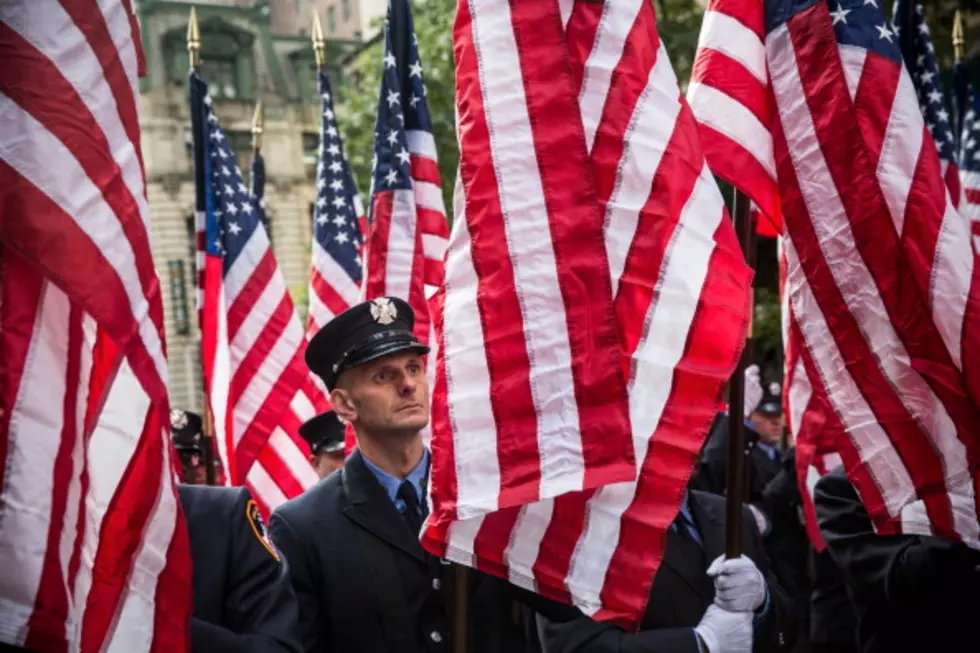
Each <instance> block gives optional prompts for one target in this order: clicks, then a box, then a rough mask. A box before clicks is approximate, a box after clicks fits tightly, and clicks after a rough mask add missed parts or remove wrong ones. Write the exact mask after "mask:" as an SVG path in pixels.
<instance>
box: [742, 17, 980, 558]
mask: <svg viewBox="0 0 980 653" xmlns="http://www.w3.org/2000/svg"><path fill="white" fill-rule="evenodd" d="M732 6H733V7H735V9H734V10H735V11H741V12H744V13H750V12H753V11H754V12H755V13H754V16H755V20H758V21H762V20H763V12H765V15H766V16H769V17H770V21H771V22H770V23H769V24H767V25H766V40H765V54H766V63H767V68H768V71H769V75H770V85H771V90H772V93H773V97H774V99H775V106H776V108H777V111H776V113H775V114H774V115H773V120H772V122H771V124H770V125H768V128H769V130H770V132H769V133H771V134H772V138H771V141H770V142H771V145H770V147H774V152H775V156H774V160H775V161H776V169H777V172H778V178H779V190H780V199H781V201H782V208H783V215H784V219H785V221H786V225H785V229H784V232H783V233H784V236H785V238H784V241H783V253H784V255H785V257H786V287H785V292H786V293H787V295H788V301H789V303H790V306H791V314H792V316H793V317H794V318H795V320H796V323H797V324H798V325H799V332H800V334H801V336H802V339H803V344H804V345H805V347H806V352H807V354H808V355H809V356H810V357H811V358H812V362H813V367H814V373H815V375H816V378H819V379H822V383H823V388H824V389H825V390H826V391H827V397H828V400H829V402H830V406H831V408H832V410H833V412H834V413H836V414H837V416H838V418H839V419H840V421H841V424H842V428H843V432H844V437H842V438H840V439H839V453H840V455H841V458H842V459H843V461H844V465H845V467H846V469H847V471H848V475H849V476H850V478H851V480H852V482H853V483H854V484H855V486H856V487H857V489H858V491H859V493H860V495H861V497H862V499H863V500H864V503H865V505H866V507H867V508H868V512H869V514H870V515H871V517H872V520H873V521H874V523H875V526H876V528H877V529H878V531H879V532H881V533H897V532H905V533H923V534H936V535H940V536H943V537H948V538H954V539H960V540H962V541H964V542H967V543H968V544H970V545H971V546H975V547H978V546H980V536H978V526H977V514H978V512H977V501H976V493H977V491H978V489H980V479H978V477H977V475H978V471H977V470H978V467H977V465H976V461H977V460H980V438H978V433H980V412H978V406H980V376H978V375H980V369H978V366H980V351H978V347H980V311H978V310H977V308H978V307H977V303H978V302H980V285H978V284H977V283H976V282H974V281H973V277H974V267H975V261H974V256H973V254H972V252H971V251H970V245H969V234H968V228H967V225H966V223H965V221H964V220H963V219H962V218H961V217H960V216H959V215H958V214H957V213H956V210H955V209H954V208H953V206H952V203H951V201H949V199H948V198H949V194H948V192H947V191H946V188H945V184H944V183H943V179H942V170H941V166H940V161H939V155H938V152H937V151H936V147H935V144H934V142H933V139H932V138H931V137H930V136H929V131H928V129H927V127H926V124H925V121H924V119H923V116H922V113H921V112H920V111H919V109H918V102H917V100H916V94H915V88H914V86H913V84H912V80H911V77H910V76H909V74H908V72H907V71H906V70H905V67H904V66H903V65H902V56H901V52H900V50H899V47H898V43H897V39H896V35H895V33H894V32H893V31H892V29H891V25H890V23H889V22H888V21H887V20H886V19H885V16H884V14H883V12H882V10H881V8H880V7H878V6H876V4H875V3H874V2H865V1H863V0H842V1H841V2H836V1H833V2H830V3H829V6H828V3H825V2H817V3H815V4H811V3H808V4H806V5H794V4H792V3H790V2H789V1H788V0H769V1H767V2H766V3H765V5H763V4H762V3H759V2H757V1H750V0H742V2H733V4H732ZM801 100H805V101H801ZM736 123H737V121H734V120H733V121H732V123H731V124H730V125H729V128H730V129H731V130H733V131H737V130H738V129H739V125H738V124H736ZM759 136H760V137H761V135H759ZM817 145H819V147H817ZM759 146H760V147H762V146H763V144H761V143H760V144H759ZM740 181H741V180H739V179H735V180H733V182H734V183H735V185H736V187H740V188H741V187H742V186H741V183H740ZM814 378H815V377H814V375H810V381H811V383H812V382H813V380H814ZM789 385H791V384H787V386H789ZM798 471H799V472H800V473H799V476H800V481H801V483H804V482H805V477H806V470H798Z"/></svg>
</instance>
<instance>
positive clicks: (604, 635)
mask: <svg viewBox="0 0 980 653" xmlns="http://www.w3.org/2000/svg"><path fill="white" fill-rule="evenodd" d="M689 507H690V511H691V514H692V516H693V517H694V520H695V522H696V526H697V529H698V532H699V533H700V536H701V541H702V543H703V546H699V544H697V543H696V542H695V541H693V540H692V539H691V538H690V537H685V536H683V535H682V534H681V533H680V531H679V530H678V529H675V528H671V529H670V530H668V531H667V546H666V550H665V551H664V558H663V561H662V562H661V564H660V568H659V569H658V571H657V575H656V578H654V582H653V587H652V588H651V590H650V601H649V603H648V604H647V609H646V612H645V614H644V615H643V620H642V622H641V624H640V631H639V632H637V633H628V632H624V631H623V630H620V629H619V628H617V627H616V626H613V625H611V624H605V623H597V622H595V621H592V620H591V619H588V618H585V617H580V618H579V619H577V620H575V621H571V622H567V623H557V622H554V621H550V620H547V619H539V622H540V626H541V627H540V632H541V636H542V639H543V650H544V651H545V653H652V652H656V653H698V643H697V639H696V637H695V635H694V632H693V629H694V627H695V626H697V625H698V623H699V622H700V621H701V618H702V617H703V616H704V613H705V611H706V610H707V609H708V606H709V605H711V603H712V601H714V593H715V590H714V583H713V581H712V580H711V579H710V578H709V577H708V575H707V574H706V573H705V572H706V571H707V568H708V565H710V564H711V562H712V561H713V560H714V559H715V558H717V557H718V556H720V555H722V553H724V549H725V500H724V499H723V498H721V497H718V496H716V495H713V494H707V493H703V492H697V491H692V492H690V494H689ZM742 532H743V540H742V542H743V545H742V550H743V552H744V553H745V555H746V556H748V557H749V558H751V559H752V561H753V562H755V564H756V566H757V567H758V568H759V570H760V571H761V572H762V574H763V575H764V576H765V578H766V582H767V586H768V588H769V599H770V605H769V610H768V611H767V613H766V614H765V616H763V617H761V619H760V623H757V624H756V628H755V633H754V635H755V637H754V647H753V650H754V651H756V652H757V653H761V652H765V653H775V652H777V651H785V650H786V649H787V648H788V647H789V646H790V645H791V644H792V640H793V638H794V636H795V633H796V624H795V619H794V611H793V606H792V603H791V601H790V599H789V598H788V597H787V596H786V595H785V593H784V592H783V590H782V589H781V588H780V586H779V583H778V582H777V581H776V580H775V578H774V577H773V576H772V574H770V573H769V566H768V562H767V559H766V553H765V550H764V549H763V546H762V542H761V540H760V536H759V533H758V529H757V528H756V525H755V520H754V518H753V517H752V515H751V513H749V511H748V509H743V531H742Z"/></svg>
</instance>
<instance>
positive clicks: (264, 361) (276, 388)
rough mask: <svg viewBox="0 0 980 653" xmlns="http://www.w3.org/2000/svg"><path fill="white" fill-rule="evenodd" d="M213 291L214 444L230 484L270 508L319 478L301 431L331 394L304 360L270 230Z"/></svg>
mask: <svg viewBox="0 0 980 653" xmlns="http://www.w3.org/2000/svg"><path fill="white" fill-rule="evenodd" d="M216 263H217V266H216V267H217V268H218V271H219V272H220V265H221V262H220V260H219V261H216ZM211 287H212V286H210V285H208V286H206V290H205V304H206V305H207V304H208V301H209V298H208V296H207V293H208V292H212V291H210V290H208V288H211ZM213 288H214V291H213V292H216V293H218V294H219V296H217V297H215V298H214V306H216V310H215V313H214V315H215V318H216V319H215V323H216V325H217V333H216V334H215V339H216V350H215V355H214V363H213V372H212V373H211V379H212V380H211V386H210V397H209V399H210V404H211V408H212V411H213V415H214V425H215V442H216V443H217V445H218V452H219V455H220V456H221V461H222V463H223V465H224V468H225V470H226V472H227V474H228V477H227V478H228V482H229V483H230V484H232V485H240V484H243V483H245V484H247V485H248V486H249V487H250V489H251V490H252V492H253V495H254V496H255V499H256V502H257V503H258V504H259V505H260V507H261V508H262V509H263V510H264V511H272V510H274V509H275V508H276V507H277V506H278V505H279V504H281V503H282V502H283V501H285V500H287V499H291V498H293V497H295V496H298V495H299V494H301V493H302V492H303V490H305V489H306V488H308V487H311V486H312V485H313V484H315V483H316V482H317V480H318V477H317V475H316V472H315V471H314V470H313V468H312V466H311V465H310V463H309V460H308V455H309V454H308V453H307V452H308V450H309V447H308V445H307V444H306V443H305V442H304V441H303V439H302V438H301V437H300V435H299V430H298V429H299V426H300V424H302V423H303V422H304V421H306V420H307V419H309V418H311V417H313V416H314V415H315V414H316V413H317V412H320V411H323V410H327V403H326V399H325V395H324V394H323V393H322V391H321V389H320V388H318V387H317V386H316V385H314V382H313V379H312V378H311V376H310V372H309V370H308V369H307V368H306V364H305V362H304V361H303V353H304V352H305V349H306V335H305V332H304V330H303V326H302V324H301V323H300V320H299V317H298V316H297V314H296V310H295V307H294V306H293V302H292V299H291V298H290V296H289V292H288V289H287V287H286V281H285V278H284V277H283V275H282V270H281V269H280V268H279V264H278V262H277V261H276V258H275V255H274V254H273V252H272V249H271V247H270V244H269V239H268V235H267V234H266V233H265V229H264V228H261V227H260V228H257V229H256V230H255V231H254V233H253V234H252V236H251V238H250V239H249V242H248V243H247V244H246V245H245V247H244V249H243V250H242V252H241V254H240V255H239V256H238V257H237V258H236V259H235V262H234V263H233V264H232V265H231V267H230V268H229V269H228V270H227V271H226V272H225V273H224V278H223V282H222V281H221V280H219V281H218V282H217V283H216V284H214V286H213ZM266 514H269V512H266Z"/></svg>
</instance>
